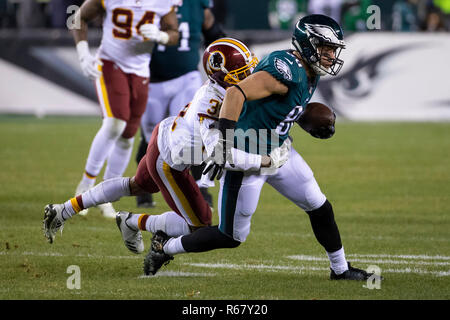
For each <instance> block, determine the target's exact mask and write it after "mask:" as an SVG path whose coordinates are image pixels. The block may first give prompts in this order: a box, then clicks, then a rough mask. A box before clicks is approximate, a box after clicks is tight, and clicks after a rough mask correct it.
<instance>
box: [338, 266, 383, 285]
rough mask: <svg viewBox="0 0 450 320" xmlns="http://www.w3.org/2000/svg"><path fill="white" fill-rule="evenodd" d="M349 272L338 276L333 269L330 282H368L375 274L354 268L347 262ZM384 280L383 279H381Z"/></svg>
mask: <svg viewBox="0 0 450 320" xmlns="http://www.w3.org/2000/svg"><path fill="white" fill-rule="evenodd" d="M347 264H348V270H346V271H344V273H341V274H336V273H335V272H334V271H333V269H331V273H330V280H359V281H362V280H367V279H369V277H370V276H372V275H373V273H368V272H366V271H364V270H362V269H358V268H353V267H352V266H351V265H350V262H347ZM381 280H383V277H381Z"/></svg>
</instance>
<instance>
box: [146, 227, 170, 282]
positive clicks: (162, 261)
mask: <svg viewBox="0 0 450 320" xmlns="http://www.w3.org/2000/svg"><path fill="white" fill-rule="evenodd" d="M169 238H170V237H169V236H168V235H167V234H166V233H165V232H163V231H161V230H158V231H156V232H155V234H154V235H153V238H152V243H151V246H150V251H149V252H148V254H147V255H146V256H145V259H144V274H145V275H147V276H148V275H150V274H152V275H155V274H156V272H158V270H159V269H160V268H161V267H162V266H163V265H167V264H169V262H170V261H171V260H173V256H171V255H168V254H166V253H164V250H163V248H164V245H165V244H166V242H167V240H169Z"/></svg>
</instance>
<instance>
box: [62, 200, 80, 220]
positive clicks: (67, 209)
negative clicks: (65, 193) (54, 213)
mask: <svg viewBox="0 0 450 320" xmlns="http://www.w3.org/2000/svg"><path fill="white" fill-rule="evenodd" d="M63 206H64V210H63V211H62V218H63V219H64V221H66V220H67V219H70V218H72V217H73V216H74V215H75V214H76V213H77V212H76V211H75V210H74V208H73V206H72V202H71V200H67V201H66V202H64V203H63Z"/></svg>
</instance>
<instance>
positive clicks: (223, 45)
mask: <svg viewBox="0 0 450 320" xmlns="http://www.w3.org/2000/svg"><path fill="white" fill-rule="evenodd" d="M257 64H258V58H257V57H256V56H255V55H254V54H253V53H252V52H251V51H250V49H249V48H248V47H247V46H246V45H245V44H243V43H242V42H241V41H239V40H236V39H233V38H220V39H217V40H216V41H214V42H212V43H211V44H210V45H209V46H208V48H206V50H205V52H204V53H203V68H204V70H205V72H206V74H207V75H208V77H209V78H211V76H212V75H213V74H215V73H216V72H219V71H221V72H223V73H224V77H223V81H225V82H226V83H228V84H236V83H238V82H240V81H241V80H243V79H245V78H246V77H248V76H249V75H250V74H251V73H252V71H253V69H254V68H255V66H256V65H257Z"/></svg>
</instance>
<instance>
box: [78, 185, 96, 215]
mask: <svg viewBox="0 0 450 320" xmlns="http://www.w3.org/2000/svg"><path fill="white" fill-rule="evenodd" d="M92 187H93V186H92V185H87V184H85V183H83V180H81V181H80V183H79V184H78V186H77V190H75V197H76V196H78V195H80V194H82V193H83V192H86V191H88V190H89V189H90V188H92ZM88 210H89V209H83V210H81V211H80V212H78V213H77V215H80V216H85V215H87V214H88Z"/></svg>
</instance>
